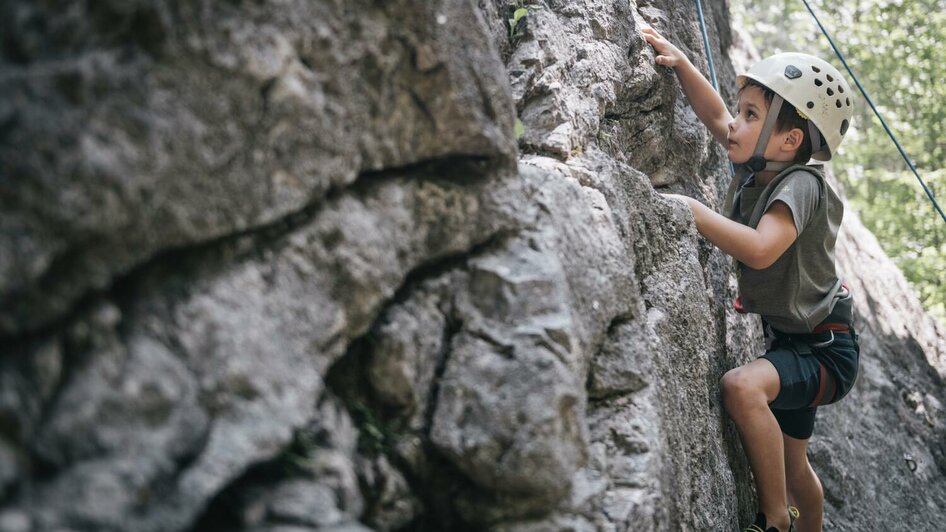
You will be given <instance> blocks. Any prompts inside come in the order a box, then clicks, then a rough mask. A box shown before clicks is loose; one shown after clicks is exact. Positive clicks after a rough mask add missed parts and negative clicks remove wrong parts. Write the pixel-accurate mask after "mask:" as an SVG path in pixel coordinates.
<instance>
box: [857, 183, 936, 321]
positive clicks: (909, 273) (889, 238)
mask: <svg viewBox="0 0 946 532" xmlns="http://www.w3.org/2000/svg"><path fill="white" fill-rule="evenodd" d="M925 181H926V184H927V186H928V187H930V190H932V192H933V194H934V195H937V192H940V194H938V196H942V193H943V192H946V171H943V170H941V171H938V172H931V173H929V174H928V175H927V176H926V179H925ZM847 191H848V193H849V195H850V202H851V204H852V205H853V206H854V208H855V209H857V210H858V211H859V212H860V216H861V220H862V221H863V222H864V225H865V226H867V227H868V228H869V229H870V230H871V231H873V233H874V235H876V236H877V240H878V241H880V242H883V243H884V248H885V251H887V254H889V255H890V256H891V257H892V258H893V260H894V262H895V263H896V264H897V266H899V267H900V269H901V270H902V271H903V274H904V276H906V278H907V279H909V280H910V281H911V283H912V284H913V285H914V287H915V288H916V291H917V295H919V296H920V300H921V301H923V305H924V306H925V307H926V309H927V310H929V312H930V313H931V314H933V315H934V316H936V317H937V318H938V319H939V320H941V321H943V322H944V323H946V285H944V280H946V279H944V272H946V268H944V265H946V223H943V220H942V218H940V216H939V214H938V213H937V212H936V210H935V209H934V208H933V206H932V204H931V203H930V202H929V200H928V199H927V196H926V193H925V192H924V191H923V189H922V188H921V187H920V186H918V185H917V184H916V179H915V178H914V177H913V175H912V174H908V173H907V172H900V173H897V172H888V171H886V170H865V172H864V175H862V176H857V177H851V178H849V179H848V180H847Z"/></svg>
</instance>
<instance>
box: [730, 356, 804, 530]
mask: <svg viewBox="0 0 946 532" xmlns="http://www.w3.org/2000/svg"><path fill="white" fill-rule="evenodd" d="M779 386H780V381H779V376H778V372H777V371H776V370H775V366H773V365H772V363H771V362H769V361H768V360H765V359H763V358H759V359H756V360H754V361H752V362H750V363H748V364H746V365H745V366H741V367H738V368H735V369H732V370H730V371H728V372H727V373H726V374H725V375H723V379H722V381H721V382H720V388H721V389H722V393H723V405H724V406H725V407H726V411H727V412H728V413H729V416H730V417H731V418H732V419H733V421H734V422H735V423H736V429H738V430H739V436H740V438H741V439H742V446H743V448H744V449H745V452H746V456H747V457H748V458H749V466H750V467H751V468H752V474H753V476H754V477H755V483H756V491H757V492H758V495H759V506H760V508H759V509H760V511H761V512H762V513H764V514H765V517H766V519H767V521H768V526H775V527H777V528H778V529H779V530H788V527H789V524H790V521H789V517H788V501H787V497H786V492H785V458H784V452H783V442H782V431H781V429H779V426H778V421H776V420H775V416H774V415H772V411H771V410H769V402H770V401H772V400H774V399H775V396H776V395H778V391H779Z"/></svg>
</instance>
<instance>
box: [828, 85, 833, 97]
mask: <svg viewBox="0 0 946 532" xmlns="http://www.w3.org/2000/svg"><path fill="white" fill-rule="evenodd" d="M828 96H834V91H833V90H831V87H828Z"/></svg>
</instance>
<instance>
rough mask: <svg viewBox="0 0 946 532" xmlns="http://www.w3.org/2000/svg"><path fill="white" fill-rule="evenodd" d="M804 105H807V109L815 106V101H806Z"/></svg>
mask: <svg viewBox="0 0 946 532" xmlns="http://www.w3.org/2000/svg"><path fill="white" fill-rule="evenodd" d="M806 105H807V106H808V108H809V109H814V108H815V102H808V103H807V104H806Z"/></svg>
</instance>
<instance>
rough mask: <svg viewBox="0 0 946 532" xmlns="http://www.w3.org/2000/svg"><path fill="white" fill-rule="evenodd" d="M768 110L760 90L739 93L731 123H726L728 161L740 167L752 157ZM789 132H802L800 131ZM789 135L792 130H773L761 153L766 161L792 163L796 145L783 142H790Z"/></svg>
mask: <svg viewBox="0 0 946 532" xmlns="http://www.w3.org/2000/svg"><path fill="white" fill-rule="evenodd" d="M768 110H769V108H768V106H767V105H766V103H765V95H764V94H763V93H762V89H760V88H758V87H755V86H752V85H750V86H748V87H746V88H745V89H743V90H742V91H740V92H739V106H738V108H737V109H736V113H735V116H734V117H733V120H732V122H730V123H729V136H728V138H729V144H728V155H729V160H730V161H732V162H734V163H736V164H742V163H745V162H746V161H748V160H749V158H750V157H752V154H753V152H755V146H756V143H757V142H758V141H759V135H760V134H761V133H762V126H763V125H764V124H765V117H766V115H767V114H768ZM792 131H796V132H798V133H800V132H801V130H799V129H795V130H792ZM790 134H791V131H784V132H781V133H779V132H777V131H774V130H773V131H772V135H771V136H770V137H769V143H768V145H767V146H766V148H765V152H764V157H765V158H766V160H769V161H791V160H792V159H794V158H795V152H796V151H797V150H798V146H797V145H793V144H791V143H790V142H786V141H788V140H791V139H789V136H790Z"/></svg>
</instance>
